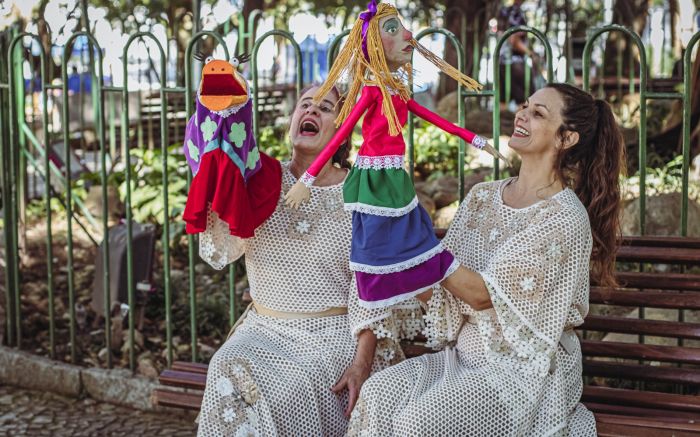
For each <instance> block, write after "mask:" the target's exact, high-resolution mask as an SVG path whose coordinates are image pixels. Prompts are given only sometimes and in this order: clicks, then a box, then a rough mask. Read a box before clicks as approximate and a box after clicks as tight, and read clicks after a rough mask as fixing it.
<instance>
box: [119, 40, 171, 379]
mask: <svg viewBox="0 0 700 437" xmlns="http://www.w3.org/2000/svg"><path fill="white" fill-rule="evenodd" d="M144 37H145V38H150V39H151V40H153V42H155V44H156V47H158V51H159V52H160V102H161V105H160V117H161V127H160V140H161V141H160V147H161V152H162V154H163V182H162V183H163V273H164V274H163V283H164V284H163V288H164V293H165V337H166V344H167V360H168V366H170V365H171V364H172V360H173V350H172V344H171V340H172V309H171V296H172V290H171V286H170V244H169V243H168V236H169V235H170V223H169V222H170V217H169V208H168V164H167V161H168V142H167V138H166V136H167V132H168V126H167V113H166V109H165V103H166V95H165V88H166V77H165V72H166V61H167V59H166V57H165V51H164V50H163V46H162V45H161V44H160V41H158V38H156V37H155V36H154V35H153V34H152V33H150V32H138V33H135V34H134V35H132V36H131V37H129V39H128V40H127V42H126V44H125V45H124V50H123V52H122V53H123V55H122V59H123V62H122V66H123V74H124V85H123V87H122V100H123V107H122V141H123V142H124V145H125V151H126V156H124V157H123V159H124V162H125V164H126V165H125V176H126V201H125V203H126V205H125V207H126V235H127V238H126V271H127V287H128V288H127V290H128V303H129V368H130V369H131V370H134V369H135V368H136V358H135V349H134V330H135V326H134V325H135V321H134V307H135V297H134V294H135V290H134V279H133V278H134V270H133V268H134V267H133V263H134V257H133V250H134V249H133V241H132V240H133V223H132V211H131V209H132V205H131V177H132V176H131V153H130V151H129V128H128V126H129V75H128V66H129V65H128V59H129V57H128V54H129V47H131V44H132V43H133V42H134V41H135V40H136V39H137V38H138V39H139V40H140V41H141V42H144V41H143V38H144ZM144 43H145V42H144ZM151 65H152V64H151Z"/></svg>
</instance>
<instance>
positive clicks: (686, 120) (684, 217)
mask: <svg viewBox="0 0 700 437" xmlns="http://www.w3.org/2000/svg"><path fill="white" fill-rule="evenodd" d="M699 41H700V31H698V32H696V33H695V35H693V36H692V37H691V38H690V41H688V45H687V46H686V48H685V53H684V54H683V95H684V97H683V125H682V126H683V183H682V187H683V188H682V196H681V200H682V202H683V203H682V205H681V236H683V237H685V236H687V235H688V173H689V171H690V127H691V126H690V116H691V110H692V107H691V103H692V102H691V96H690V91H691V89H692V88H691V87H692V86H693V84H692V83H691V82H690V81H691V80H692V77H691V71H690V67H691V65H692V54H693V49H694V48H695V46H696V45H700V43H699ZM695 62H700V54H699V55H696V59H695ZM695 86H700V84H697V83H696V84H695Z"/></svg>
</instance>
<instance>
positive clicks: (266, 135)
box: [258, 125, 292, 161]
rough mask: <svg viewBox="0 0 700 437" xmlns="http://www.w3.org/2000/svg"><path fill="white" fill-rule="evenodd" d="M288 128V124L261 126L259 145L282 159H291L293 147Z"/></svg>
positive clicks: (266, 151) (273, 155) (271, 154)
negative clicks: (290, 143)
mask: <svg viewBox="0 0 700 437" xmlns="http://www.w3.org/2000/svg"><path fill="white" fill-rule="evenodd" d="M288 130H289V128H288V126H286V125H280V126H263V127H261V128H260V136H259V137H258V147H259V148H260V149H261V150H262V151H263V152H265V153H267V154H268V155H270V156H272V157H274V158H277V159H279V160H280V161H284V160H287V159H289V158H290V157H291V150H292V148H291V146H290V145H289V135H288V134H287V133H288Z"/></svg>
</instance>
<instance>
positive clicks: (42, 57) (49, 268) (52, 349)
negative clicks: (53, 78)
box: [3, 32, 56, 358]
mask: <svg viewBox="0 0 700 437" xmlns="http://www.w3.org/2000/svg"><path fill="white" fill-rule="evenodd" d="M26 37H29V38H31V39H33V40H35V41H36V42H37V43H39V47H40V50H39V62H40V68H41V78H42V80H41V97H42V109H43V114H42V125H43V135H44V144H45V147H44V162H43V164H44V174H45V177H44V179H45V184H46V189H45V193H44V200H45V202H46V273H47V278H46V281H47V294H48V312H49V356H50V357H51V358H55V357H56V336H55V331H56V323H55V307H54V279H53V236H52V231H51V182H50V181H51V160H50V158H49V119H48V103H47V100H48V89H47V88H46V87H47V85H49V84H47V83H46V53H45V52H44V47H43V45H42V44H41V39H40V38H39V36H38V35H35V34H31V33H28V32H22V33H20V34H18V35H16V36H15V37H14V38H13V39H12V41H11V42H10V45H9V49H8V57H9V60H10V62H9V71H8V73H9V75H8V85H9V90H10V101H11V102H12V94H13V91H14V85H15V80H14V79H15V78H14V68H13V67H12V60H11V58H12V54H13V52H14V50H15V47H16V46H17V44H19V43H20V41H21V40H23V39H24V38H26ZM14 109H15V108H14V104H13V103H11V104H10V107H9V110H10V123H9V126H10V132H11V134H10V138H11V139H14V133H13V130H14V127H15V126H19V125H20V120H15V117H16V118H19V114H15V111H14ZM13 116H14V117H13ZM22 122H24V114H22ZM10 154H11V156H10V161H11V162H15V161H14V159H13V158H12V156H14V152H13V151H12V150H11V148H10ZM3 162H4V159H3ZM7 203H8V205H7V206H6V207H5V212H6V213H10V212H11V209H12V208H10V207H9V203H10V202H7ZM12 203H13V204H16V203H17V202H12ZM10 223H11V221H7V220H6V221H5V226H9V224H10ZM15 223H16V221H15ZM14 244H15V246H13V247H16V244H17V240H14ZM8 250H10V248H8ZM12 253H13V255H11V256H12V257H16V256H17V251H16V250H13V251H12ZM13 261H14V262H12V263H11V264H8V265H7V269H8V270H9V269H11V268H12V269H13V270H14V272H13V274H12V278H14V281H13V282H14V284H13V286H14V289H15V299H14V303H15V305H16V306H15V308H14V311H15V312H14V315H15V323H16V326H15V329H16V332H17V335H16V339H17V347H19V346H20V340H21V330H20V327H21V326H20V310H21V308H20V306H19V303H20V289H19V264H18V262H16V258H15V259H14V260H13ZM7 291H8V293H9V292H10V290H9V289H8V290H7ZM10 302H11V300H10V299H8V300H7V303H8V305H9V304H10Z"/></svg>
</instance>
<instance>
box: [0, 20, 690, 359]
mask: <svg viewBox="0 0 700 437" xmlns="http://www.w3.org/2000/svg"><path fill="white" fill-rule="evenodd" d="M254 20H255V17H254V18H253V19H251V21H250V24H249V25H250V26H251V28H252V23H253V21H254ZM612 31H619V32H623V33H625V34H626V35H627V36H628V37H629V38H631V39H632V40H633V41H634V43H635V44H636V46H637V48H638V52H639V63H640V88H639V92H640V94H641V119H640V123H639V160H640V190H639V192H640V202H641V208H640V209H641V212H640V214H641V215H640V221H641V224H642V230H644V220H645V199H646V196H645V191H646V179H645V174H646V173H645V171H646V168H645V167H646V166H645V165H644V164H645V163H646V145H647V144H646V142H647V138H646V130H647V127H646V116H647V113H646V112H647V109H646V100H647V99H678V100H681V101H682V103H683V125H682V142H683V192H682V199H683V200H682V217H681V234H682V235H686V233H687V220H688V214H687V211H688V171H689V161H690V128H691V126H690V110H691V106H690V104H691V102H690V90H691V87H692V86H698V84H692V83H691V79H690V67H691V56H692V52H693V49H694V48H695V46H696V45H697V43H698V40H700V33H698V34H696V35H695V36H694V37H693V38H692V40H691V42H690V44H689V45H688V47H687V50H686V53H685V56H684V59H683V67H684V68H683V71H684V73H683V74H684V76H683V90H682V92H673V93H658V92H651V91H648V90H647V65H646V57H645V55H646V50H645V48H644V45H643V43H642V42H641V40H640V38H639V36H638V35H636V34H634V33H633V32H631V31H629V30H628V29H625V28H623V27H621V26H614V25H611V26H605V27H603V28H600V29H597V30H596V31H595V32H594V33H593V34H592V35H591V36H590V37H589V39H588V42H587V44H586V47H585V50H584V53H585V54H584V79H583V80H584V88H586V89H587V88H588V87H589V77H590V76H589V70H590V68H591V52H592V47H593V43H594V42H595V40H596V39H597V38H599V37H600V36H601V35H603V34H605V33H607V32H612ZM244 32H245V30H244ZM516 32H526V33H528V34H531V35H533V36H534V37H536V38H537V39H539V40H540V41H541V43H542V44H543V46H544V47H545V52H546V53H545V59H546V61H547V72H548V74H547V80H549V81H551V80H552V79H553V78H554V71H553V62H552V48H551V46H550V43H549V41H548V40H547V38H546V37H545V35H543V34H542V33H541V32H540V31H538V30H537V29H534V28H532V27H517V28H513V29H510V30H508V31H506V32H505V33H504V34H503V35H502V36H501V37H500V38H499V39H498V42H497V44H496V51H495V53H496V55H495V56H493V58H492V60H493V73H494V79H493V81H492V83H493V84H494V86H493V87H492V89H485V90H483V91H480V92H466V91H464V90H462V89H461V87H460V88H459V89H458V93H457V108H458V117H459V118H458V123H459V124H460V125H465V122H466V120H465V105H464V101H465V99H467V98H469V99H492V102H493V108H494V111H493V120H492V121H493V143H494V146H495V147H496V148H497V149H499V148H500V141H499V137H500V134H501V132H500V112H499V110H498V102H499V100H500V95H501V92H502V91H501V90H500V89H499V86H498V84H499V79H500V71H499V58H498V55H497V54H498V53H499V52H500V49H501V47H502V46H503V44H504V43H505V42H506V41H507V39H508V37H509V36H511V35H512V34H514V33H516ZM434 34H441V35H443V36H444V37H445V38H447V40H448V41H449V42H450V44H452V45H453V46H454V47H455V49H456V51H457V55H458V68H459V69H460V70H463V69H464V64H465V62H464V50H463V47H462V44H461V43H460V42H459V40H458V39H457V38H456V37H455V36H454V35H453V34H452V33H450V32H448V31H446V30H444V29H437V28H429V29H426V30H424V31H422V32H420V33H419V34H418V35H417V39H422V38H425V37H428V36H430V35H434ZM244 35H247V38H249V39H248V43H247V46H248V47H249V48H250V50H252V55H253V56H252V62H251V65H252V83H253V86H252V96H253V104H254V105H255V108H254V114H255V119H254V129H255V133H256V136H257V135H258V133H259V129H260V126H259V111H258V106H257V105H258V101H259V95H258V93H259V91H260V90H259V88H258V80H257V78H258V72H257V62H258V61H257V57H258V56H259V48H260V45H261V43H262V42H263V41H264V40H265V39H266V38H268V37H271V36H276V37H278V38H283V39H286V40H288V41H289V43H290V44H291V45H292V46H293V48H294V53H295V57H296V71H297V74H296V84H295V87H296V92H297V94H298V93H299V91H300V89H301V87H302V77H303V76H302V71H303V68H302V67H303V66H302V56H301V51H300V49H299V45H298V44H297V43H296V41H294V38H293V37H292V35H291V34H289V33H288V32H284V31H280V30H273V31H271V32H268V33H266V34H265V35H262V36H261V37H260V38H258V39H253V38H252V36H251V35H250V34H245V33H244ZM346 35H347V32H343V33H342V34H341V35H339V36H338V37H337V38H336V40H334V41H333V42H332V43H331V45H330V50H329V52H328V53H329V60H332V59H333V58H334V57H335V55H336V53H337V50H338V48H339V46H340V42H341V39H342V38H344V37H345V36H346ZM79 37H86V38H88V39H89V41H90V43H91V46H92V49H93V51H94V55H95V59H96V65H97V70H96V71H95V73H94V76H95V77H96V79H97V80H96V81H94V82H93V87H92V92H93V93H94V94H95V96H96V97H97V98H96V99H95V101H96V105H95V107H94V110H95V115H96V116H95V125H96V130H97V144H98V145H99V163H100V165H99V179H100V181H101V186H102V191H101V197H102V222H101V223H100V224H99V225H101V226H100V227H101V231H102V235H103V236H107V235H108V231H109V226H108V217H109V211H108V200H107V197H108V193H107V185H108V184H107V180H108V177H109V175H108V173H107V157H108V156H110V157H111V158H112V159H114V158H115V156H111V155H113V154H115V151H116V147H115V146H114V144H113V141H110V142H107V141H106V132H107V131H109V132H110V133H111V136H113V135H114V124H113V123H114V119H113V118H114V111H113V108H111V109H109V111H105V105H111V104H112V103H113V102H114V99H115V98H116V97H117V96H120V97H121V99H122V104H123V107H122V113H121V121H122V125H121V142H122V148H121V150H122V153H123V155H122V157H121V159H122V161H123V162H125V163H126V165H124V170H123V171H124V172H125V174H124V177H125V179H126V193H125V207H126V211H125V214H126V229H127V230H126V233H127V238H126V256H127V282H126V283H127V287H128V290H127V296H128V302H127V304H128V308H129V311H128V336H129V342H128V345H129V348H128V362H129V367H130V368H131V369H134V368H135V366H136V357H135V346H134V344H135V338H134V334H135V324H136V320H135V317H136V316H135V311H133V309H134V307H135V305H136V299H135V293H136V290H135V285H134V280H133V278H134V265H133V264H134V247H133V241H132V234H133V206H132V198H131V195H132V193H131V191H132V181H133V175H132V173H131V165H130V161H131V154H132V150H133V149H132V148H131V147H129V144H130V143H131V142H132V141H131V140H132V136H131V132H130V129H129V126H130V118H129V111H130V109H129V83H128V75H127V74H126V73H127V71H126V70H127V68H128V66H127V65H126V63H125V65H124V78H125V82H124V84H123V86H121V87H117V86H105V85H104V79H103V78H104V73H103V70H102V62H101V60H102V55H101V53H102V50H101V48H100V46H99V44H98V42H97V41H96V40H95V38H94V37H93V36H92V35H90V34H89V33H87V32H78V33H76V34H74V35H72V36H71V37H70V38H69V39H68V42H67V43H66V49H65V51H64V54H63V62H62V66H61V73H62V75H61V77H62V83H61V84H60V85H55V84H53V83H50V82H48V81H47V80H45V78H43V77H42V83H41V99H42V107H41V120H42V136H43V138H42V139H41V140H39V139H38V138H37V137H36V132H34V131H33V130H32V128H31V126H30V125H29V124H28V123H27V120H26V117H25V114H26V112H25V108H24V104H23V101H24V99H22V98H21V97H22V96H23V93H24V83H23V81H21V80H20V79H21V71H22V70H21V58H20V57H19V50H18V48H19V46H20V44H22V43H23V42H24V41H25V40H26V39H28V38H31V39H35V40H37V41H38V36H36V35H30V34H26V33H19V34H17V35H16V36H14V38H12V39H11V41H9V44H6V43H7V42H6V41H5V42H4V43H3V44H1V46H2V47H5V48H6V49H5V52H4V53H2V54H1V55H2V57H3V60H5V61H6V67H7V68H6V71H1V72H0V107H2V108H3V110H0V175H1V177H0V182H1V188H2V204H3V225H4V232H3V238H4V247H5V258H6V259H5V266H6V267H5V310H6V315H7V321H6V330H7V340H6V341H7V344H9V345H11V346H15V347H18V348H21V347H22V344H23V338H22V320H23V316H24V315H23V314H22V311H21V302H22V292H23V289H22V281H21V277H22V271H21V269H20V264H21V263H20V259H19V253H20V248H19V240H20V238H19V229H20V226H21V220H20V217H21V214H20V208H21V205H23V204H24V196H25V178H24V177H23V175H24V174H25V172H26V169H27V167H31V168H32V170H33V171H35V172H36V173H37V174H39V175H40V176H41V177H42V178H43V179H44V181H45V187H46V189H45V193H44V200H45V202H46V223H45V224H46V229H47V232H46V281H47V288H46V297H47V299H48V319H49V325H48V330H49V355H50V356H51V357H52V358H56V355H57V354H56V345H57V341H59V340H58V339H57V337H56V314H55V306H54V303H55V300H56V298H57V297H58V296H57V292H56V286H55V285H56V284H55V282H56V275H55V272H56V270H57V269H59V268H60V269H61V270H65V272H66V281H67V291H66V293H67V300H68V313H69V315H68V318H69V321H68V323H69V338H68V339H67V340H68V341H67V343H68V348H69V350H70V360H71V361H72V362H76V361H77V359H78V352H79V350H78V346H77V344H78V338H77V331H76V289H75V275H74V274H75V261H74V258H73V251H74V247H73V240H74V238H73V234H72V229H73V220H74V218H75V217H77V215H76V214H77V213H76V211H75V209H74V206H76V207H77V208H78V209H79V210H81V212H84V211H85V208H84V206H82V204H81V203H80V202H79V201H78V199H74V198H73V187H72V176H71V168H70V166H71V150H70V146H69V145H70V134H71V132H70V129H69V125H70V123H69V121H70V120H69V114H70V107H69V106H70V105H69V98H68V96H69V92H68V73H67V65H68V62H67V60H68V59H69V57H70V55H71V51H72V46H73V43H74V42H75V41H76V39H77V38H79ZM205 38H212V39H213V40H214V41H216V42H217V43H218V44H219V45H220V46H222V47H223V50H224V52H225V53H226V58H228V57H229V51H228V48H227V47H226V46H225V44H224V40H223V38H222V37H221V36H220V35H218V34H216V33H213V32H200V33H197V34H196V35H194V36H193V37H192V39H191V40H190V42H189V44H188V45H187V49H186V53H185V81H184V82H185V83H184V87H178V86H168V85H167V83H166V80H167V78H166V74H165V70H166V61H167V59H166V55H165V51H164V49H163V47H162V46H161V44H160V42H159V41H158V39H157V38H156V37H155V36H154V35H152V34H150V33H145V32H140V33H137V34H134V35H132V36H131V37H130V38H129V40H128V42H127V43H126V45H125V47H124V49H123V56H124V57H123V59H125V60H126V59H128V54H129V49H130V48H131V46H132V44H133V43H134V42H135V41H137V40H138V41H146V40H150V41H151V43H152V44H155V45H156V47H157V49H158V51H159V53H160V59H161V62H160V66H159V72H160V74H159V78H160V81H161V83H160V90H159V97H160V115H159V117H160V127H159V128H160V146H161V153H162V155H163V160H162V162H163V168H162V185H161V189H162V202H163V213H162V214H163V226H162V259H163V262H162V269H163V272H162V278H163V284H162V287H163V294H164V295H163V298H164V303H163V305H164V308H163V310H164V313H165V325H164V331H165V336H166V341H165V350H166V356H167V363H168V365H170V364H171V363H172V361H173V347H174V346H173V338H174V333H173V299H172V296H173V286H172V282H171V254H170V244H169V236H170V226H171V224H173V223H174V222H176V221H179V220H181V219H180V218H179V217H177V216H174V215H173V214H171V211H170V209H169V207H168V206H169V205H168V199H169V195H168V192H169V190H168V184H169V182H168V171H169V169H168V164H167V161H168V160H167V157H168V153H169V152H168V145H169V142H170V138H169V131H168V126H169V119H168V113H167V107H168V106H167V105H168V99H169V98H171V97H172V96H174V95H180V96H183V97H184V100H185V113H186V116H187V117H189V116H190V115H191V114H192V112H193V89H194V88H193V65H194V61H193V55H194V51H195V47H196V45H197V44H198V43H199V42H200V41H202V40H203V39H205ZM239 44H240V45H241V47H245V46H246V44H245V42H244V41H243V38H241V39H240V41H239ZM39 47H42V46H41V44H39ZM39 57H40V63H41V71H42V72H45V71H46V61H47V54H46V53H44V51H43V48H42V49H40V52H39ZM696 62H697V61H696ZM477 64H478V63H476V62H475V68H477V67H476V65H477ZM329 65H330V62H329ZM93 66H94V65H93ZM475 71H476V70H475ZM5 72H6V73H7V74H5ZM54 94H60V96H61V110H62V119H61V123H60V124H61V128H60V133H61V134H62V139H63V144H64V149H63V152H64V156H63V158H64V161H65V162H64V166H65V168H64V169H63V170H61V169H59V168H57V166H56V165H55V164H54V162H52V161H51V159H50V149H49V145H50V144H51V138H52V137H53V136H55V134H56V132H58V131H59V130H56V129H54V131H53V132H52V131H50V130H49V126H50V125H52V126H53V127H54V128H55V127H56V126H55V125H54V124H53V122H52V121H50V120H49V111H48V108H47V104H48V102H49V100H50V99H51V98H52V97H53V95H54ZM18 102H19V103H18ZM110 102H112V103H110ZM4 108H7V109H8V111H5V110H4ZM106 113H108V114H110V119H109V120H105V114H106ZM108 122H109V123H110V125H109V126H107V123H108ZM183 128H184V126H183ZM413 132H414V123H413V117H411V118H410V119H409V130H408V145H409V163H410V167H411V169H413V166H414V159H413V157H414V154H415V145H414V141H413ZM183 134H184V131H183ZM30 147H31V149H30ZM465 149H466V144H465V143H464V142H463V141H460V142H459V147H458V150H457V153H458V164H457V166H458V169H457V170H458V179H459V198H460V200H461V199H462V198H463V197H464V195H465V192H464V190H465V187H464V167H465ZM37 155H38V157H37ZM499 175H500V174H499V163H498V162H495V165H494V177H496V178H498V177H499ZM52 180H59V181H61V182H62V184H63V186H64V187H65V195H64V196H63V197H61V195H60V193H54V192H53V191H52V190H51V188H50V187H51V181H52ZM188 184H189V177H188ZM56 198H59V199H60V200H62V202H63V205H64V208H65V216H66V222H67V223H66V234H67V237H66V264H65V265H60V266H59V265H56V263H55V262H54V240H53V239H52V233H53V224H52V221H51V217H52V210H51V203H52V202H51V200H52V199H56ZM95 224H97V223H95ZM195 247H196V238H195V237H193V236H191V235H190V236H188V237H187V250H188V256H187V258H188V290H187V292H188V297H189V319H190V320H189V322H190V323H189V329H190V333H189V335H190V341H191V358H192V360H193V361H198V356H199V354H198V333H197V331H198V325H197V299H196V296H197V293H196V291H197V290H196V284H195V274H196V273H195V265H196V264H197V257H196V255H195ZM102 250H103V252H102V261H103V276H102V278H101V279H102V282H103V289H104V313H105V317H104V342H105V348H106V350H107V353H106V365H107V366H108V367H112V366H113V365H114V363H113V356H112V350H111V347H110V345H111V344H112V341H113V339H112V337H111V335H112V329H111V328H112V327H111V325H110V323H111V321H110V317H109V314H110V312H111V311H112V308H110V304H111V302H112V300H111V294H112V293H113V292H114V290H110V276H109V275H110V269H109V265H110V262H109V257H110V247H109V241H108V239H107V238H105V241H104V243H103V246H102ZM236 274H237V267H236V265H235V264H232V265H231V266H230V267H229V270H228V278H227V279H228V290H229V293H228V318H229V324H230V325H233V324H234V322H235V320H236V317H237V314H238V313H239V310H240V308H239V303H238V302H237V295H236V292H235V283H236Z"/></svg>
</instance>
